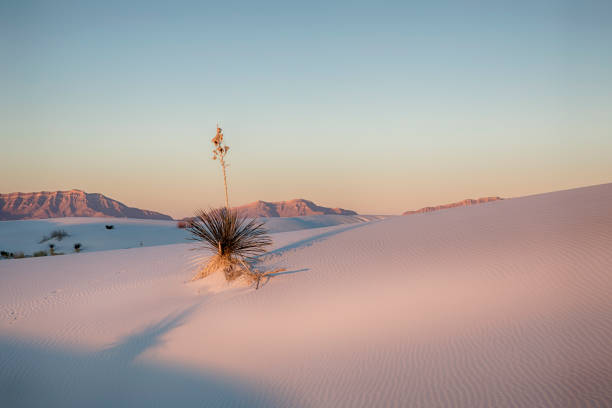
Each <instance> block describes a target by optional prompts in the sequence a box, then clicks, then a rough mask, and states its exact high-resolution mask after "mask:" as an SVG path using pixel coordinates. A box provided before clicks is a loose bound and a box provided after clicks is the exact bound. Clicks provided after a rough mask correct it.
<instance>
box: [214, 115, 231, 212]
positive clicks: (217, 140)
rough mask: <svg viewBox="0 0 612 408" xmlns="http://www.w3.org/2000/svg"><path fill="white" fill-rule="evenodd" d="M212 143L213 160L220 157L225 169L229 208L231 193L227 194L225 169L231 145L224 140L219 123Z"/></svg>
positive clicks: (226, 203) (226, 206) (226, 201)
mask: <svg viewBox="0 0 612 408" xmlns="http://www.w3.org/2000/svg"><path fill="white" fill-rule="evenodd" d="M212 143H213V145H214V146H215V148H214V149H213V160H217V159H219V163H220V164H221V169H222V170H223V186H224V187H225V208H227V209H228V210H229V208H230V206H229V195H228V194H227V175H226V171H225V167H226V166H225V155H226V154H227V152H228V150H229V146H228V145H226V144H225V142H223V129H221V128H220V127H219V125H217V134H216V135H215V137H213V138H212Z"/></svg>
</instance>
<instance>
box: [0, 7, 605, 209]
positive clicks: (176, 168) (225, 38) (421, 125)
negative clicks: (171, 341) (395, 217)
mask: <svg viewBox="0 0 612 408" xmlns="http://www.w3.org/2000/svg"><path fill="white" fill-rule="evenodd" d="M330 3H331V2H261V3H258V2H227V1H216V2H210V3H207V2H199V1H194V2H180V1H176V2H171V1H168V2H155V1H132V2H125V1H117V2H114V1H96V2H86V1H74V2H64V1H38V2H32V1H6V0H4V1H2V0H0V51H1V54H2V63H1V64H0V142H1V143H0V151H1V153H0V171H1V174H2V177H1V179H0V192H11V191H40V190H58V189H70V188H80V189H83V190H86V191H89V192H101V193H103V194H106V195H108V196H110V197H112V198H116V199H118V200H120V201H123V202H125V203H126V204H129V205H134V206H138V207H141V208H148V209H153V210H158V211H162V212H165V213H169V214H171V215H174V216H177V217H178V216H186V215H189V214H190V213H191V212H192V210H193V209H195V208H197V207H207V206H211V205H219V204H221V203H222V202H223V193H222V182H221V177H220V170H219V169H218V165H217V163H216V162H213V161H212V160H210V156H211V155H210V138H212V136H214V132H215V123H216V122H217V121H219V122H220V124H221V126H222V127H223V128H224V129H225V133H226V138H227V142H228V144H229V145H230V146H231V148H232V150H231V152H230V154H229V161H230V163H231V167H230V169H229V181H230V201H231V202H232V204H236V205H238V204H244V203H246V202H250V201H255V200H257V199H262V200H268V201H274V200H283V199H291V198H297V197H303V198H308V199H311V200H314V201H316V202H318V203H320V204H323V205H330V206H342V207H345V208H351V209H355V210H357V211H359V212H362V213H398V212H401V211H403V210H406V209H413V208H418V207H422V206H425V205H430V204H440V203H444V202H449V201H455V200H460V199H463V198H467V197H476V196H484V195H501V196H505V197H509V196H518V195H524V194H531V193H537V192H545V191H551V190H557V189H563V188H570V187H576V186H581V185H589V184H598V183H604V182H612V159H611V157H612V115H611V112H612V45H611V44H612V2H610V1H600V2H597V1H526V2H520V1H508V2H496V1H491V2H486V1H482V2H458V1H451V2H412V3H411V2H406V1H403V2H370V3H366V2H345V3H341V2H336V3H334V4H330Z"/></svg>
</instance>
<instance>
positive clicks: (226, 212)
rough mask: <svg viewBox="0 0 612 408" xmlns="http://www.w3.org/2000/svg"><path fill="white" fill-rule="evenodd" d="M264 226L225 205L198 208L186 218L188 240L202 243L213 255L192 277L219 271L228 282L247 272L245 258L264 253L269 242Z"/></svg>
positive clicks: (201, 276) (270, 242)
mask: <svg viewBox="0 0 612 408" xmlns="http://www.w3.org/2000/svg"><path fill="white" fill-rule="evenodd" d="M263 225H264V224H263V223H262V222H259V221H257V220H256V219H254V218H253V219H248V218H246V217H242V216H239V215H238V212H237V211H236V210H230V209H228V208H225V207H224V208H216V209H211V210H208V211H203V210H200V211H198V212H197V213H196V216H195V217H194V218H193V219H192V220H191V221H189V225H188V227H187V231H189V232H190V233H191V237H190V239H191V240H194V241H199V242H201V243H202V246H203V247H204V248H206V249H209V250H211V251H213V253H214V255H213V256H212V258H210V260H209V261H208V264H207V265H206V266H205V267H204V268H203V269H202V270H201V271H200V272H199V273H198V274H197V275H196V276H195V277H194V279H201V278H204V277H206V276H208V275H210V274H211V273H213V272H216V271H218V270H222V271H223V273H224V274H225V278H226V279H227V280H228V281H231V280H234V279H236V278H237V277H238V276H240V275H242V274H244V273H246V268H245V266H244V265H246V261H248V260H249V259H251V258H253V257H255V256H257V255H260V254H262V253H264V252H265V248H266V247H268V246H269V245H271V244H272V240H271V239H270V237H269V235H268V231H267V230H266V229H265V228H264V227H263Z"/></svg>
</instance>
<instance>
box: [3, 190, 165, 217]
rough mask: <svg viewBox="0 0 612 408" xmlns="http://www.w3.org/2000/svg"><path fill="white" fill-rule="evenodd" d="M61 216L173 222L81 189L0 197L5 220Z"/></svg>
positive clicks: (153, 212) (153, 213)
mask: <svg viewBox="0 0 612 408" xmlns="http://www.w3.org/2000/svg"><path fill="white" fill-rule="evenodd" d="M58 217H120V218H143V219H151V220H171V219H172V217H170V216H169V215H165V214H161V213H158V212H155V211H149V210H141V209H139V208H134V207H128V206H126V205H125V204H123V203H121V202H119V201H116V200H113V199H112V198H109V197H106V196H104V195H102V194H98V193H91V194H90V193H86V192H84V191H81V190H70V191H41V192H38V193H8V194H0V220H1V221H6V220H25V219H39V218H58Z"/></svg>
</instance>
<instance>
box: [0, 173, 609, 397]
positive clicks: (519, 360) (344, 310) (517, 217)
mask: <svg viewBox="0 0 612 408" xmlns="http://www.w3.org/2000/svg"><path fill="white" fill-rule="evenodd" d="M274 237H275V241H276V247H275V249H274V250H273V251H272V252H271V253H269V254H268V255H266V256H265V257H263V259H262V260H261V264H262V265H263V266H266V267H277V266H283V267H287V268H288V269H289V270H288V272H287V273H285V274H283V275H280V276H276V277H274V278H273V279H271V280H270V281H269V282H266V283H265V284H264V286H263V288H262V289H260V290H259V291H254V290H252V289H248V288H227V289H226V290H221V291H219V285H218V284H216V283H214V282H213V281H214V279H212V278H213V277H211V279H210V280H209V281H206V280H205V281H200V282H194V283H188V282H187V280H188V279H189V277H190V276H191V275H192V273H193V271H194V266H193V264H192V259H193V256H194V254H195V252H192V251H189V250H188V249H189V245H169V246H159V247H150V248H142V249H130V250H117V251H106V252H98V253H91V254H81V255H67V256H63V257H54V258H48V259H27V260H21V261H19V260H14V261H13V260H11V261H3V262H0V299H1V304H0V329H1V333H2V336H1V337H0V351H1V352H0V403H2V402H5V403H6V402H8V403H10V404H9V405H11V406H28V405H30V406H31V405H37V404H40V403H42V402H44V403H45V405H51V406H61V405H66V404H76V405H79V404H80V403H82V402H83V401H89V402H92V401H94V402H98V403H99V405H104V404H106V405H109V404H113V405H124V406H126V405H131V406H148V405H150V404H151V403H152V402H155V401H161V403H162V404H163V403H164V402H167V401H172V403H173V404H176V405H180V404H181V403H183V405H205V406H228V407H230V406H304V407H322V406H325V407H328V406H334V407H356V406H357V407H371V406H377V407H378V406H389V407H395V406H396V407H476V406H495V407H590V406H592V407H607V406H612V343H611V342H610V338H612V279H611V277H612V184H607V185H601V186H594V187H587V188H582V189H575V190H568V191H561V192H555V193H548V194H541V195H537V196H530V197H524V198H517V199H510V200H504V201H496V202H492V203H485V204H482V205H478V206H473V207H464V208H456V209H453V210H449V211H441V212H434V213H428V214H416V215H413V216H411V217H393V218H388V219H384V220H380V221H373V222H369V223H359V224H349V225H342V226H336V227H331V228H325V229H310V230H303V231H294V232H286V233H280V234H275V236H274ZM58 373H59V374H58ZM2 387H3V388H2ZM143 390H150V392H144V391H143ZM99 401H102V402H99ZM0 405H6V404H0ZM92 405H95V404H92Z"/></svg>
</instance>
